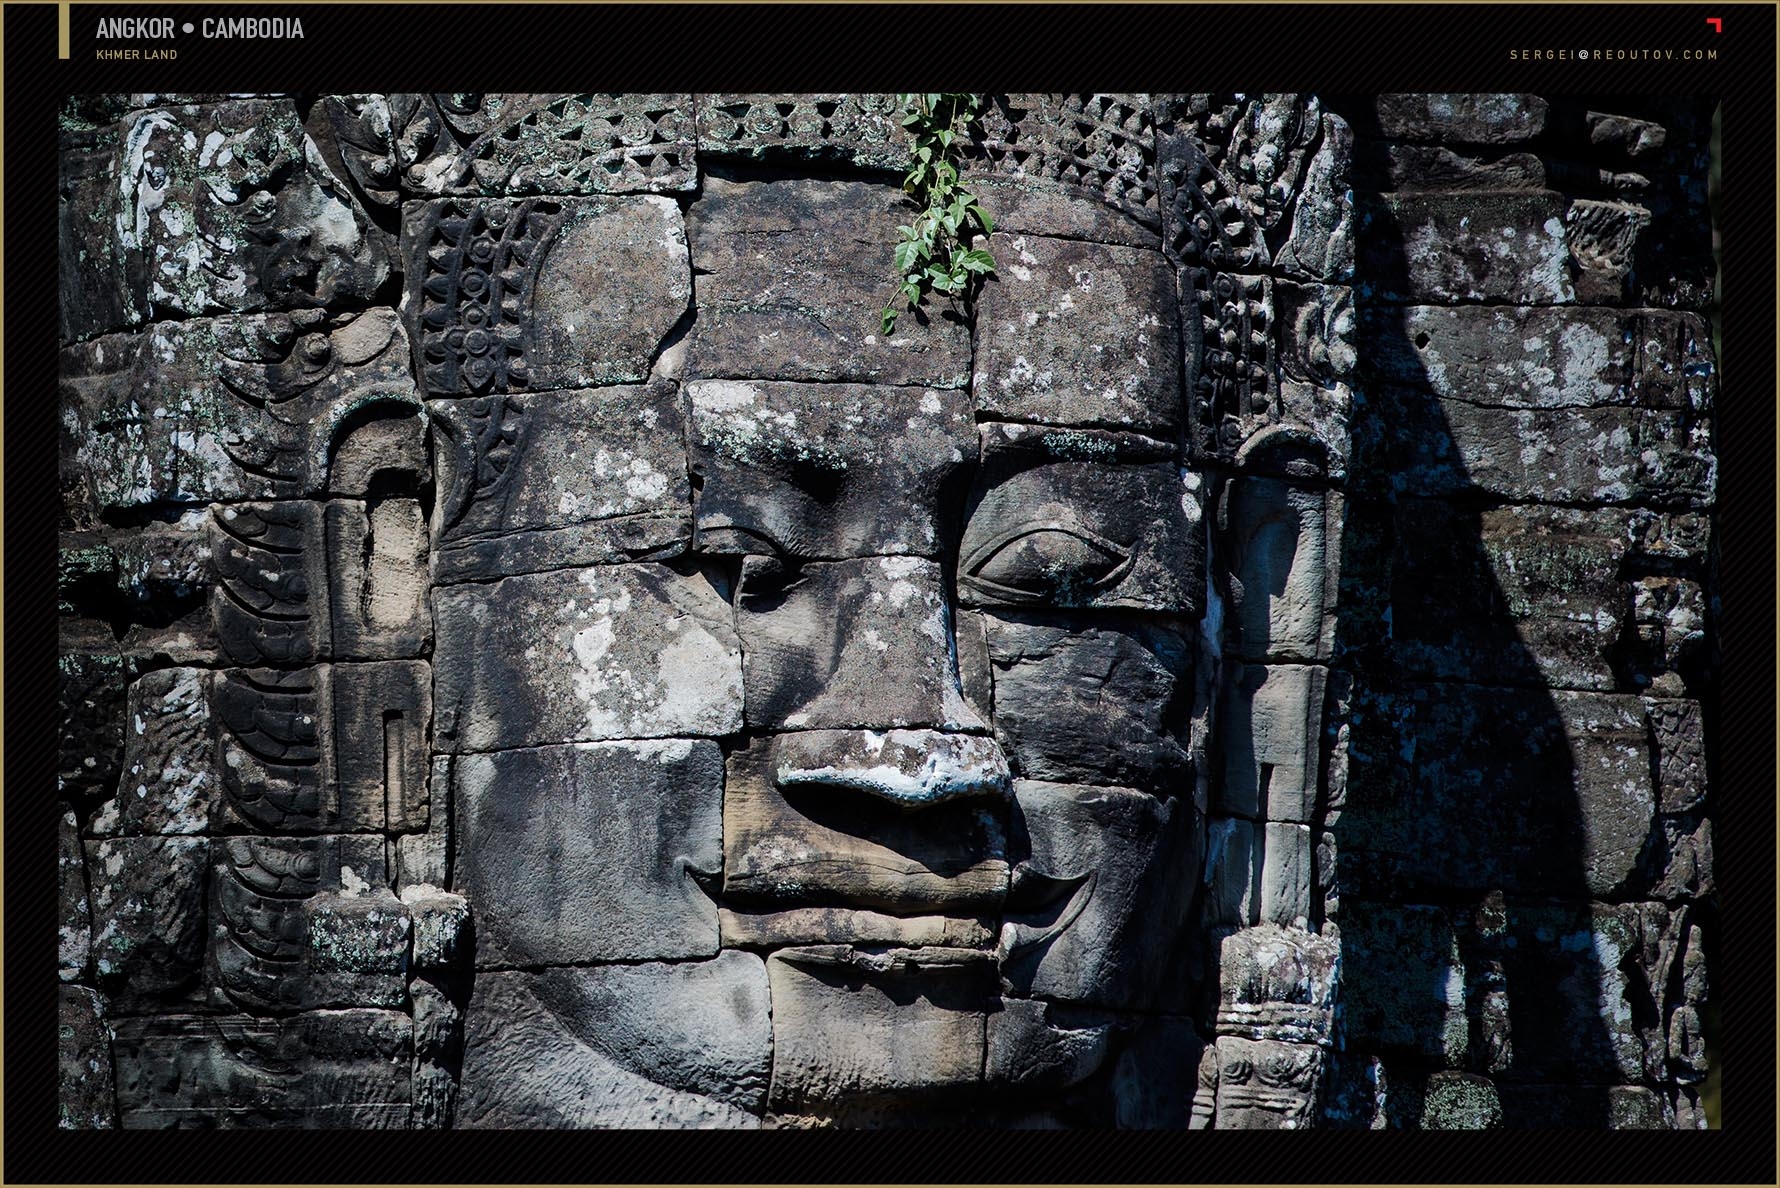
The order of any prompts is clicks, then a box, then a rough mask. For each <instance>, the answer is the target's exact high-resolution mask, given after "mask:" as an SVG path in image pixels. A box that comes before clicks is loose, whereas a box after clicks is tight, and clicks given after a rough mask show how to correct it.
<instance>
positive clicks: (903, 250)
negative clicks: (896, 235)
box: [896, 242, 921, 272]
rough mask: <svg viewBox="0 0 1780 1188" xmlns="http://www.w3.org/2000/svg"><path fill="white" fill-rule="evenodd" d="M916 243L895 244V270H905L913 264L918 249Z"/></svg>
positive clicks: (918, 245)
mask: <svg viewBox="0 0 1780 1188" xmlns="http://www.w3.org/2000/svg"><path fill="white" fill-rule="evenodd" d="M920 246H921V245H920V244H918V243H907V242H904V243H899V244H897V245H896V271H898V272H907V271H908V270H909V269H910V268H913V267H914V264H915V253H916V252H917V251H919V250H920Z"/></svg>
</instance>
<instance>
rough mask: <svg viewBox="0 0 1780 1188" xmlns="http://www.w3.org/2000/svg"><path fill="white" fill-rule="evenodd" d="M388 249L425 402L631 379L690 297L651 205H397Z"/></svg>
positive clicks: (676, 239) (640, 201)
mask: <svg viewBox="0 0 1780 1188" xmlns="http://www.w3.org/2000/svg"><path fill="white" fill-rule="evenodd" d="M402 253H403V258H404V260H405V262H406V268H407V277H408V300H407V304H406V307H405V311H404V312H405V315H406V317H407V319H408V327H409V333H410V334H411V335H412V337H413V340H414V370H415V374H416V375H417V376H419V377H420V381H421V384H422V386H423V387H424V388H425V389H426V391H427V392H428V393H429V394H431V395H435V396H460V395H462V396H469V395H482V394H486V393H495V392H508V391H515V390H525V389H529V390H531V391H534V392H541V391H547V390H550V389H555V388H591V387H598V386H601V385H607V384H633V383H638V382H641V381H642V380H644V379H645V378H647V377H648V374H649V368H650V365H651V364H652V363H653V362H654V360H655V357H656V355H657V354H658V353H659V352H660V350H661V348H662V347H663V346H664V345H665V344H664V342H663V340H664V339H665V338H666V337H667V335H668V332H669V331H670V330H672V329H673V328H674V326H675V325H676V324H678V322H679V321H680V319H681V317H682V316H683V315H684V314H685V312H686V310H687V307H688V305H689V303H690V301H691V299H692V275H691V272H690V270H689V268H688V266H687V260H688V257H687V249H686V230H685V226H684V223H683V222H682V220H681V217H680V208H679V207H678V206H677V205H675V204H674V202H673V201H672V200H670V199H667V198H662V197H655V196H645V197H634V198H565V199H551V198H538V199H524V200H520V201H507V200H504V199H495V200H488V201H474V200H461V201H459V200H450V201H443V202H432V203H425V204H416V205H411V206H409V207H407V208H406V210H405V212H404V216H403V223H402Z"/></svg>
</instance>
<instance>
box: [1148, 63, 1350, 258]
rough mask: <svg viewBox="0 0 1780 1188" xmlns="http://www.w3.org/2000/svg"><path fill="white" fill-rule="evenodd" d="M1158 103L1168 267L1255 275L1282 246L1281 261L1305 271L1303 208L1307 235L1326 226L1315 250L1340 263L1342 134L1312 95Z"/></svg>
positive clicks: (1195, 97)
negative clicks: (1301, 229) (1323, 238)
mask: <svg viewBox="0 0 1780 1188" xmlns="http://www.w3.org/2000/svg"><path fill="white" fill-rule="evenodd" d="M1155 103H1156V107H1157V119H1156V122H1157V137H1156V142H1157V144H1156V162H1157V172H1158V173H1159V174H1160V180H1161V201H1162V209H1163V250H1164V251H1165V252H1166V253H1167V255H1168V258H1169V259H1170V260H1171V261H1176V262H1179V263H1181V264H1184V265H1186V266H1188V267H1190V268H1210V269H1212V270H1223V269H1228V270H1231V271H1251V270H1252V271H1258V270H1261V269H1264V268H1266V267H1267V266H1268V264H1269V263H1270V262H1272V261H1273V260H1274V258H1275V257H1274V253H1275V249H1278V248H1282V247H1287V248H1289V249H1291V250H1288V251H1282V252H1281V253H1280V256H1279V262H1280V263H1281V264H1283V265H1285V266H1286V267H1287V268H1288V269H1299V268H1303V266H1304V265H1305V264H1307V263H1308V262H1309V261H1308V260H1307V259H1306V258H1305V257H1306V254H1307V253H1306V252H1305V250H1304V249H1305V248H1306V247H1308V246H1310V245H1309V244H1307V243H1306V242H1305V239H1304V238H1301V237H1300V236H1299V234H1298V225H1299V220H1298V218H1297V214H1298V212H1300V211H1303V212H1304V213H1305V216H1306V218H1305V223H1304V232H1305V235H1306V237H1309V236H1313V235H1314V234H1315V233H1314V232H1312V230H1311V228H1312V226H1314V225H1325V226H1328V227H1330V229H1331V236H1332V237H1331V239H1330V240H1328V241H1326V242H1324V243H1320V244H1316V245H1315V249H1316V250H1317V251H1320V250H1323V249H1327V250H1329V251H1330V252H1331V253H1332V255H1333V256H1336V257H1338V256H1339V253H1341V251H1342V250H1343V248H1344V247H1345V245H1344V244H1342V243H1341V242H1340V239H1341V238H1342V237H1343V235H1344V230H1343V229H1344V228H1345V225H1346V222H1347V220H1346V217H1345V214H1344V212H1343V211H1342V207H1343V206H1344V205H1345V202H1346V195H1345V192H1344V191H1345V190H1346V188H1347V187H1346V182H1345V179H1344V177H1343V173H1344V169H1345V161H1344V159H1343V158H1344V157H1345V155H1346V153H1345V147H1346V146H1345V143H1344V142H1345V140H1346V133H1347V128H1346V125H1345V124H1344V123H1343V122H1342V121H1341V120H1340V119H1339V118H1336V117H1332V116H1327V115H1325V114H1324V113H1323V110H1322V103H1321V101H1320V100H1319V99H1318V98H1317V97H1316V96H1315V95H1308V94H1302V93H1299V94H1291V93H1277V92H1275V93H1261V94H1221V95H1220V94H1192V95H1162V96H1156V97H1155ZM1288 216H1291V217H1290V218H1289V219H1288ZM1288 235H1290V236H1291V237H1292V238H1291V239H1290V240H1288V239H1287V237H1288ZM1305 271H1306V272H1309V273H1310V274H1311V275H1315V273H1314V272H1313V271H1311V270H1309V269H1305Z"/></svg>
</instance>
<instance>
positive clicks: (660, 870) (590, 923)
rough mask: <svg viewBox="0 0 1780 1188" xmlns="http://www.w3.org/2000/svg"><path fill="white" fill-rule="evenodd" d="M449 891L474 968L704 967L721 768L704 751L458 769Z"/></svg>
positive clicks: (527, 753)
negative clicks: (468, 912)
mask: <svg viewBox="0 0 1780 1188" xmlns="http://www.w3.org/2000/svg"><path fill="white" fill-rule="evenodd" d="M452 783H453V788H452V798H453V800H454V802H455V811H454V813H453V820H454V822H455V824H456V826H457V829H458V836H457V842H456V846H457V861H456V863H455V865H454V868H453V872H452V878H453V890H455V891H457V892H459V893H460V894H462V895H463V896H465V897H466V898H467V899H468V900H469V901H470V902H471V903H473V904H475V905H476V909H477V917H476V962H477V964H478V965H480V966H500V965H540V964H550V963H561V962H581V961H647V960H656V959H662V958H686V957H709V956H711V955H712V954H714V953H715V952H716V951H717V905H716V904H715V903H713V902H712V901H711V898H710V897H709V896H708V895H707V894H706V892H705V889H704V885H703V884H705V883H707V882H710V883H713V884H714V882H715V880H716V879H717V878H718V875H719V872H720V871H721V870H722V866H723V858H722V851H721V849H720V847H721V844H722V831H723V807H722V796H723V757H722V755H721V754H720V753H719V752H718V750H717V745H716V744H715V743H713V742H709V741H705V740H697V741H691V740H686V739H669V740H663V741H659V742H639V743H589V744H581V745H577V746H559V747H539V748H535V749H527V750H517V751H504V752H501V753H499V754H494V755H463V756H459V757H458V758H457V759H456V760H455V761H454V763H453V765H452Z"/></svg>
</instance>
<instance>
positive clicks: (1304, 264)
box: [1276, 113, 1354, 282]
mask: <svg viewBox="0 0 1780 1188" xmlns="http://www.w3.org/2000/svg"><path fill="white" fill-rule="evenodd" d="M1353 144H1354V138H1353V131H1352V130H1351V129H1350V128H1349V127H1348V126H1347V121H1345V120H1343V119H1342V118H1341V117H1340V116H1338V115H1334V114H1331V113H1324V114H1323V117H1322V143H1321V144H1319V145H1318V146H1317V149H1316V155H1315V156H1313V157H1311V159H1310V160H1309V162H1307V163H1306V164H1305V166H1304V173H1303V181H1302V183H1301V186H1302V188H1301V190H1300V191H1299V195H1298V206H1297V209H1296V210H1294V211H1293V212H1292V234H1291V237H1290V238H1289V239H1287V240H1286V242H1285V243H1284V244H1283V245H1282V246H1281V247H1280V249H1279V253H1278V255H1277V257H1276V262H1277V263H1278V265H1279V267H1280V270H1281V271H1283V272H1284V273H1285V274H1286V275H1288V276H1299V277H1304V278H1306V279H1309V280H1319V281H1344V282H1345V281H1350V280H1352V279H1353V272H1354V200H1353V190H1352V183H1351V181H1350V178H1349V171H1350V170H1351V168H1352V164H1353Z"/></svg>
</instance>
